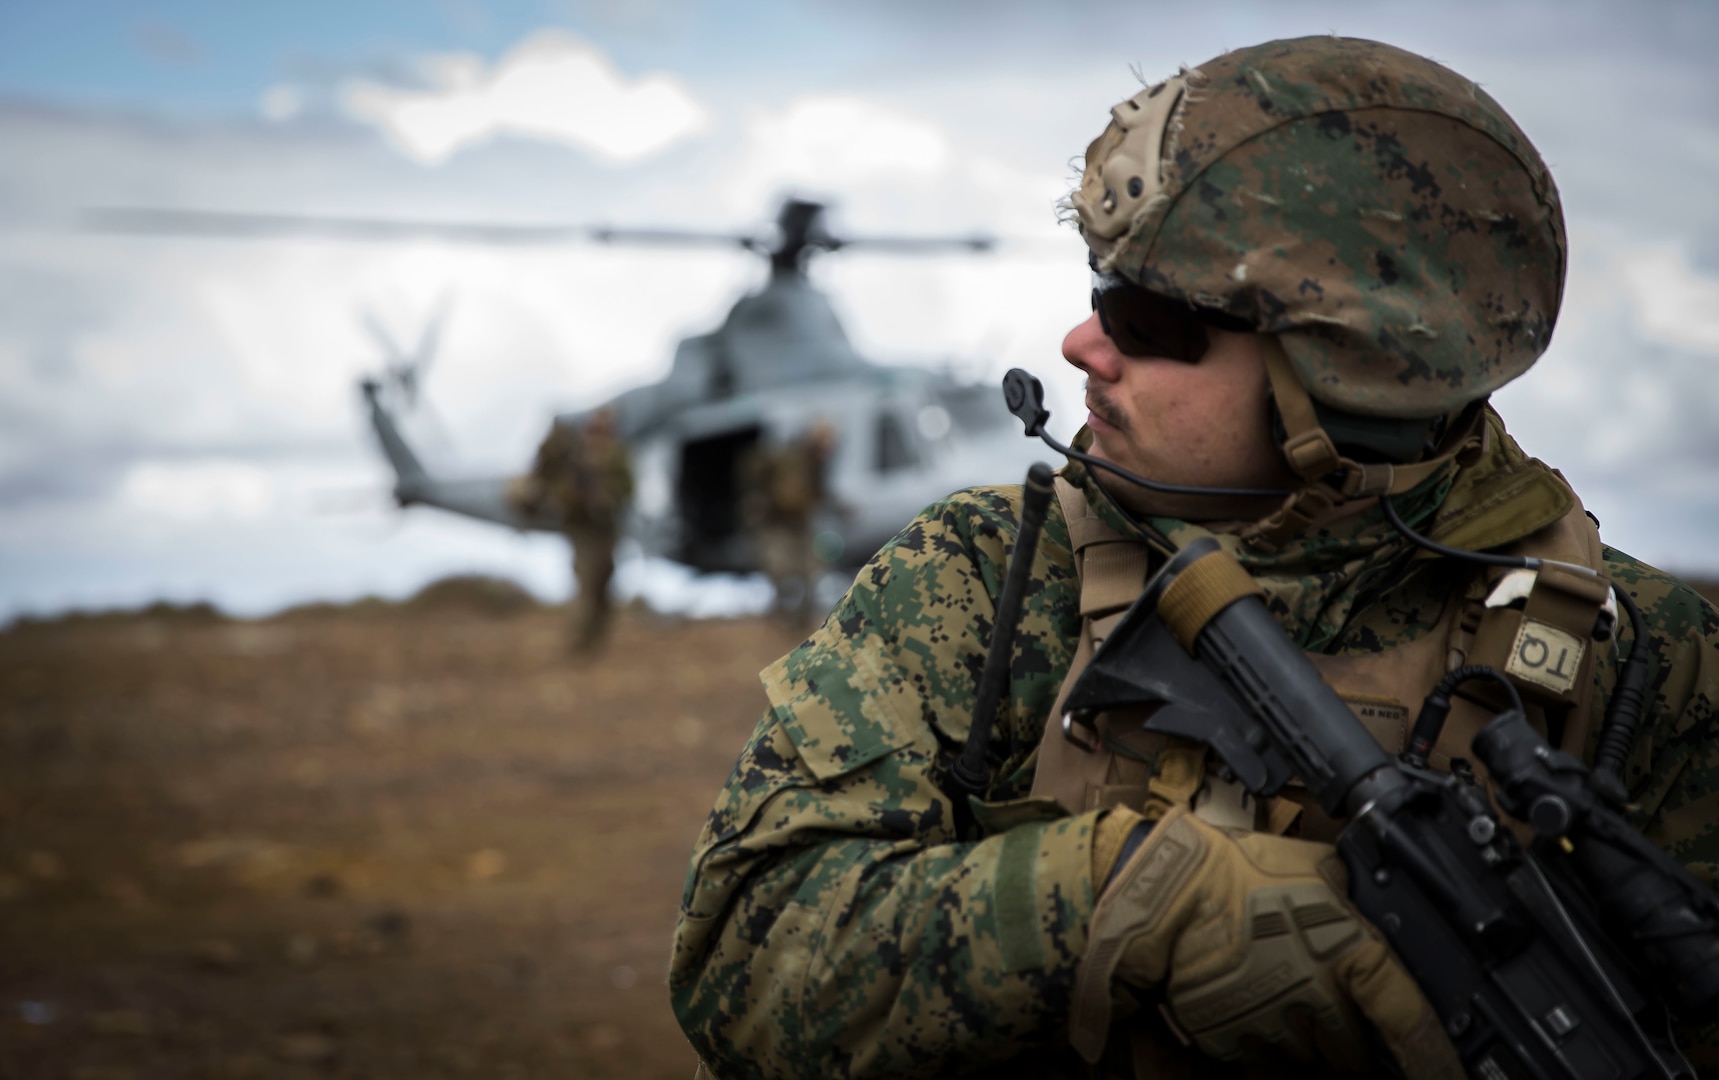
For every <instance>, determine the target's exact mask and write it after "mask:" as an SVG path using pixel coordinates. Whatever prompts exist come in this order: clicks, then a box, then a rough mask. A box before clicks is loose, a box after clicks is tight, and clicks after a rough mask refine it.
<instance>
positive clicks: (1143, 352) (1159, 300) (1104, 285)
mask: <svg viewBox="0 0 1719 1080" xmlns="http://www.w3.org/2000/svg"><path fill="white" fill-rule="evenodd" d="M1092 310H1094V311H1096V312H1098V324H1099V325H1100V326H1102V327H1103V328H1104V332H1105V334H1107V335H1108V336H1109V337H1110V340H1111V341H1113V342H1115V343H1116V348H1117V349H1118V350H1120V351H1121V353H1122V354H1123V355H1124V356H1152V357H1159V358H1161V359H1165V360H1179V361H1181V362H1182V363H1184V364H1197V363H1199V362H1200V357H1202V356H1204V355H1206V349H1207V348H1208V347H1209V346H1210V345H1211V338H1210V336H1209V335H1208V334H1207V333H1206V328H1207V327H1208V326H1218V327H1221V328H1223V329H1226V330H1228V329H1236V330H1251V329H1253V328H1252V327H1251V326H1249V325H1247V324H1246V323H1244V322H1243V321H1241V320H1239V319H1235V318H1233V317H1229V316H1224V315H1219V314H1217V313H1215V312H1205V311H1201V310H1200V309H1199V308H1193V307H1189V306H1188V305H1187V304H1186V303H1185V302H1183V301H1181V300H1172V299H1171V298H1170V297H1168V296H1161V295H1159V294H1158V293H1155V292H1152V291H1151V290H1149V289H1144V288H1141V287H1140V286H1139V285H1136V284H1134V283H1133V282H1132V281H1129V280H1128V279H1127V278H1125V277H1123V276H1122V275H1121V274H1107V273H1103V272H1101V271H1100V270H1098V269H1097V267H1094V268H1093V271H1092Z"/></svg>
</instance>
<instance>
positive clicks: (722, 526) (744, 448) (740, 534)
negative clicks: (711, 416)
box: [674, 424, 764, 573]
mask: <svg viewBox="0 0 1719 1080" xmlns="http://www.w3.org/2000/svg"><path fill="white" fill-rule="evenodd" d="M763 435H764V429H763V427H762V426H761V425H757V424H753V425H751V426H749V427H743V428H739V429H735V430H730V431H723V432H720V433H718V434H715V435H708V436H705V437H703V438H698V439H688V440H686V441H685V442H683V443H681V445H680V468H679V470H678V472H677V475H678V477H679V479H678V481H677V483H676V485H675V494H676V502H677V504H678V506H679V508H680V514H681V535H680V544H679V551H678V552H677V553H676V554H675V556H674V558H675V560H676V561H677V562H682V563H685V564H686V565H688V566H691V567H693V568H695V569H697V570H702V571H705V572H707V573H713V572H714V573H721V572H727V573H745V572H747V571H750V570H752V569H754V568H756V566H757V561H758V560H757V557H756V553H755V552H754V551H753V550H752V547H753V545H752V538H751V536H750V535H749V534H748V532H747V530H746V522H745V520H744V517H743V509H742V506H743V499H742V496H743V494H744V493H743V492H742V491H741V490H740V473H741V464H742V462H743V461H745V459H746V456H747V455H748V454H750V453H751V452H752V449H753V448H754V447H756V446H757V445H758V442H759V440H760V439H761V438H763Z"/></svg>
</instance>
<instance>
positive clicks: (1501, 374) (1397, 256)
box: [1070, 37, 1565, 418]
mask: <svg viewBox="0 0 1719 1080" xmlns="http://www.w3.org/2000/svg"><path fill="white" fill-rule="evenodd" d="M1111 116H1112V120H1111V123H1110V125H1109V126H1108V127H1107V128H1106V129H1105V131H1104V132H1103V134H1101V135H1100V136H1099V137H1098V138H1097V139H1095V140H1093V142H1092V144H1091V146H1089V147H1088V148H1087V151H1086V168H1085V173H1084V175H1083V176H1082V178H1081V183H1080V187H1079V189H1078V190H1077V191H1076V192H1075V193H1074V194H1073V195H1072V196H1071V198H1070V203H1071V205H1072V207H1073V209H1074V210H1075V212H1076V213H1077V214H1078V216H1079V224H1080V229H1081V233H1082V235H1083V236H1084V237H1085V239H1086V241H1087V243H1088V245H1089V246H1090V247H1091V248H1092V250H1093V253H1094V256H1095V258H1096V266H1097V269H1099V270H1101V271H1104V272H1107V273H1115V274H1120V275H1122V276H1123V277H1125V278H1127V279H1128V280H1130V281H1133V282H1135V283H1136V284H1139V285H1141V286H1144V287H1145V288H1147V289H1149V290H1151V291H1153V292H1155V293H1159V294H1162V295H1165V296H1169V297H1172V298H1174V299H1177V300H1182V301H1185V302H1187V303H1189V304H1191V305H1193V306H1194V307H1196V308H1200V309H1205V310H1207V311H1211V312H1220V313H1222V314H1223V315H1225V316H1228V317H1229V319H1230V320H1231V322H1233V321H1234V320H1237V319H1239V320H1240V321H1241V322H1242V323H1243V324H1245V325H1250V326H1252V327H1253V328H1254V329H1256V330H1258V331H1261V332H1264V333H1271V334H1275V335H1277V336H1278V338H1277V340H1278V342H1279V343H1280V344H1281V345H1282V348H1283V351H1284V352H1285V353H1286V354H1287V355H1288V358H1289V360H1290V362H1291V364H1292V365H1293V368H1294V371H1295V374H1296V376H1297V377H1298V378H1299V379H1300V381H1301V383H1302V385H1303V386H1304V387H1305V388H1306V390H1307V392H1308V393H1309V394H1310V395H1311V396H1312V397H1313V398H1314V400H1315V401H1317V402H1320V403H1322V404H1323V405H1325V406H1328V407H1331V408H1335V409H1337V410H1341V411H1343V412H1347V413H1351V414H1360V415H1361V416H1371V417H1394V418H1424V417H1433V416H1438V415H1441V414H1453V413H1455V412H1456V411H1458V410H1460V409H1461V408H1463V407H1464V406H1465V405H1468V404H1469V403H1471V402H1473V401H1475V400H1477V399H1479V398H1482V397H1485V396H1486V395H1487V394H1489V393H1491V392H1492V391H1493V390H1495V389H1497V388H1498V387H1500V386H1502V385H1504V384H1505V383H1507V382H1509V381H1510V380H1511V379H1514V378H1515V377H1516V376H1518V375H1520V374H1522V373H1523V372H1524V371H1526V370H1527V369H1528V368H1529V366H1530V365H1532V364H1533V363H1534V361H1535V360H1536V359H1538V358H1539V356H1540V354H1541V353H1542V352H1543V351H1545V348H1546V345H1547V343H1548V341H1549V340H1550V337H1551V333H1552V326H1553V322H1554V320H1555V319H1556V317H1557V312H1558V303H1559V300H1560V298H1561V295H1562V293H1563V283H1564V262H1565V238H1564V220H1563V214H1562V211H1561V210H1560V209H1559V200H1558V192H1557V189H1556V188H1555V187H1554V186H1553V184H1552V177H1551V174H1550V173H1549V172H1548V171H1547V169H1546V165H1545V163H1544V162H1543V161H1542V160H1541V159H1540V155H1539V153H1538V152H1537V151H1536V150H1535V149H1534V147H1533V145H1532V144H1531V143H1530V142H1529V141H1528V137H1527V136H1526V135H1524V134H1523V133H1522V131H1521V129H1520V128H1518V127H1517V126H1516V124H1515V123H1514V122H1513V121H1512V120H1511V119H1510V117H1509V116H1508V115H1506V113H1505V112H1504V109H1503V108H1502V107H1500V106H1499V104H1498V103H1497V102H1496V101H1494V100H1493V99H1492V98H1491V97H1490V96H1488V95H1487V94H1486V93H1485V92H1484V91H1483V90H1481V89H1480V88H1479V87H1478V86H1476V85H1475V84H1474V83H1472V82H1470V81H1468V80H1467V79H1465V78H1463V77H1462V76H1460V75H1457V74H1456V73H1455V72H1452V71H1450V70H1449V69H1447V68H1444V67H1441V66H1440V65H1438V64H1436V63H1434V62H1432V61H1431V60H1427V59H1425V58H1424V57H1420V56H1416V55H1414V54H1413V53H1409V52H1404V51H1403V50H1401V49H1396V48H1392V47H1391V46H1389V45H1382V44H1380V43H1378V42H1374V41H1363V40H1358V39H1353V38H1338V37H1307V38H1297V39H1294V40H1286V41H1272V42H1267V43H1266V44H1263V45H1259V46H1255V47H1253V48H1249V49H1242V50H1239V51H1236V52H1230V53H1225V54H1224V55H1223V56H1220V57H1218V58H1216V59H1214V60H1212V61H1210V62H1209V63H1207V64H1204V65H1202V66H1201V67H1199V68H1197V69H1183V71H1182V72H1181V74H1179V75H1177V76H1175V77H1173V78H1170V79H1167V80H1165V81H1164V82H1161V83H1158V84H1156V85H1153V86H1149V87H1147V88H1146V89H1145V90H1142V91H1141V92H1140V93H1139V94H1136V95H1135V96H1134V97H1132V98H1130V99H1129V100H1127V101H1124V102H1122V103H1121V104H1120V105H1118V106H1116V108H1114V109H1112V110H1111Z"/></svg>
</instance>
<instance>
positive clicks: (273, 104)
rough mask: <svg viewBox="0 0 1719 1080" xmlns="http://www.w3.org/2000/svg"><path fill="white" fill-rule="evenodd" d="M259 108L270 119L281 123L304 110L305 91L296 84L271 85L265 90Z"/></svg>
mask: <svg viewBox="0 0 1719 1080" xmlns="http://www.w3.org/2000/svg"><path fill="white" fill-rule="evenodd" d="M257 109H258V111H260V112H261V113H262V114H263V117H264V118H265V119H268V120H273V121H274V122H275V123H277V124H278V123H281V122H283V121H286V120H291V119H292V118H293V117H295V116H297V115H298V114H299V113H301V112H303V111H304V93H303V92H302V91H301V90H299V88H298V87H296V86H286V85H281V86H271V87H269V88H268V90H266V91H264V92H263V96H262V99H261V100H260V101H258V102H257Z"/></svg>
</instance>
